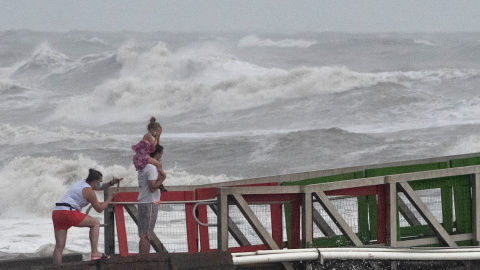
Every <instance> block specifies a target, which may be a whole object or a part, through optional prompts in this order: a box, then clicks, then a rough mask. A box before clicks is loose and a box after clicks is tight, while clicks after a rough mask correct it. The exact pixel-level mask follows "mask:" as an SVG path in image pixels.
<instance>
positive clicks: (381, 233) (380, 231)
mask: <svg viewBox="0 0 480 270" xmlns="http://www.w3.org/2000/svg"><path fill="white" fill-rule="evenodd" d="M387 187H388V185H381V186H377V243H378V244H385V243H386V242H387V217H388V206H387V201H388V199H387V190H388V188H387Z"/></svg>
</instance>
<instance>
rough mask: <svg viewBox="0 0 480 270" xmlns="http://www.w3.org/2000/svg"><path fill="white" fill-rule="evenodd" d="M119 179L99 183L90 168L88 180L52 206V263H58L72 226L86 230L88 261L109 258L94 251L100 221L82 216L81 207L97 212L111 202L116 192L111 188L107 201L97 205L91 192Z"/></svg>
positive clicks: (119, 179)
mask: <svg viewBox="0 0 480 270" xmlns="http://www.w3.org/2000/svg"><path fill="white" fill-rule="evenodd" d="M122 179H123V178H115V177H113V179H112V180H110V182H108V183H107V184H103V175H102V173H100V172H99V171H97V170H94V169H90V170H89V171H88V177H87V178H86V179H83V180H80V181H78V182H76V183H75V184H73V185H72V186H71V187H70V188H69V189H68V191H67V193H66V194H65V195H64V196H63V198H62V199H61V200H60V202H59V203H56V204H55V208H54V209H53V211H52V220H53V228H54V231H55V249H54V251H53V260H54V263H55V264H57V265H58V264H61V263H62V257H63V249H64V248H65V242H66V241H67V230H68V229H69V228H70V227H72V226H75V227H89V228H90V233H89V237H90V245H91V247H92V253H91V259H92V260H98V259H106V258H109V256H107V255H105V254H103V253H100V252H99V251H98V249H97V248H98V236H99V231H100V222H99V221H98V220H97V219H95V218H93V217H91V216H89V215H86V214H84V213H82V212H81V211H82V208H83V207H85V206H87V205H88V204H90V203H91V204H92V207H93V208H94V209H95V210H96V211H97V212H98V213H101V212H103V210H105V208H107V206H108V204H109V203H110V202H112V200H113V197H114V196H115V194H116V193H117V191H116V190H115V189H114V190H112V191H110V192H109V194H108V198H107V200H106V201H104V202H99V201H98V199H97V195H95V192H94V190H103V189H106V188H109V187H111V186H113V185H115V184H117V183H119V182H120V181H121V180H122Z"/></svg>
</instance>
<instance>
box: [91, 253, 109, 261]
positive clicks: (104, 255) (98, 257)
mask: <svg viewBox="0 0 480 270" xmlns="http://www.w3.org/2000/svg"><path fill="white" fill-rule="evenodd" d="M106 259H110V256H109V255H107V254H105V253H102V256H95V257H92V261H97V260H106Z"/></svg>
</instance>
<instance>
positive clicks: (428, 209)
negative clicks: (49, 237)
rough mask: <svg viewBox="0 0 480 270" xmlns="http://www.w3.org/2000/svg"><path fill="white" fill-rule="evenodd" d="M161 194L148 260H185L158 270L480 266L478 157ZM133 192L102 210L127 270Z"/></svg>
mask: <svg viewBox="0 0 480 270" xmlns="http://www.w3.org/2000/svg"><path fill="white" fill-rule="evenodd" d="M167 189H168V190H169V191H168V192H164V193H162V197H161V201H162V203H161V205H160V206H161V207H160V211H159V219H158V220H157V227H156V230H155V234H156V235H155V236H154V237H152V239H151V246H152V249H153V250H154V251H155V252H157V254H151V255H149V256H153V257H155V256H156V257H155V258H157V259H155V260H159V261H161V260H160V259H158V258H159V257H158V256H167V255H165V254H170V255H173V257H175V256H177V255H178V254H181V255H178V256H183V257H182V258H183V259H182V260H181V261H183V260H185V261H188V262H190V263H186V264H185V265H184V266H183V268H182V267H180V266H177V267H174V268H171V267H172V266H171V263H169V265H170V266H168V267H170V268H168V267H167V268H158V269H197V268H195V262H194V261H195V260H200V259H199V258H208V257H209V256H213V257H212V258H214V257H215V256H220V254H221V255H222V258H223V259H222V260H221V261H222V262H224V263H222V264H221V265H220V264H217V266H218V267H217V268H215V267H212V266H209V269H289V270H291V269H333V268H335V267H334V266H335V265H336V266H337V268H336V269H339V268H338V265H341V264H344V265H346V266H345V267H346V268H345V269H347V268H348V269H350V268H351V267H352V265H357V266H356V267H355V269H435V268H444V269H479V268H480V246H479V243H480V220H479V217H480V153H475V154H468V155H458V156H448V157H440V158H432V159H422V160H413V161H404V162H395V163H384V164H375V165H368V166H357V167H349V168H340V169H331V170H321V171H314V172H303V173H295V174H288V175H278V176H269V177H261V178H255V179H247V180H241V181H233V182H224V183H218V184H209V185H198V186H169V187H167ZM106 192H108V191H106ZM105 195H108V194H105ZM137 196H138V191H137V189H136V188H132V187H123V188H120V192H119V193H118V194H117V195H116V196H115V200H114V202H113V203H112V204H111V205H109V207H108V209H106V210H105V212H104V224H103V226H104V234H105V252H106V253H108V254H115V256H114V259H115V260H116V262H123V265H130V266H128V267H130V268H131V267H134V266H132V265H135V260H136V259H135V258H138V260H140V259H141V258H142V260H146V258H147V257H148V256H147V257H145V256H143V255H142V256H138V254H137V253H138V235H137V232H136V220H137V210H136V209H137V208H136V204H137V202H136V198H137ZM158 254H164V255H158ZM174 254H175V255H174ZM207 254H209V255H208V256H207ZM212 254H217V255H212ZM135 255H137V256H135ZM170 255H169V256H170ZM201 255H205V256H203V257H202V256H201ZM225 256H226V257H228V259H225ZM153 257H151V258H153ZM173 257H171V258H173ZM151 258H150V259H151ZM169 258H170V257H169ZM194 258H196V259H194ZM115 260H114V261H115ZM147 260H148V259H147ZM212 260H213V261H215V259H205V261H207V262H208V263H210V262H211V261H212ZM114 261H111V263H113V262H114ZM127 261H128V263H127ZM219 262H220V260H219ZM82 263H83V264H88V262H79V263H77V264H82ZM138 263H140V261H139V262H138ZM155 263H156V265H157V264H158V263H159V262H157V261H156V262H155ZM103 264H104V265H105V267H106V268H105V269H107V268H108V267H110V266H108V265H109V264H110V263H109V262H103ZM119 264H121V263H119ZM200 264H201V263H200V261H198V262H197V265H200ZM0 266H1V265H0ZM96 267H97V269H103V268H98V266H96ZM422 267H423V268H422ZM46 269H48V268H46ZM108 269H110V268H108ZM116 269H120V268H116ZM122 269H123V268H122ZM340 269H341V267H340Z"/></svg>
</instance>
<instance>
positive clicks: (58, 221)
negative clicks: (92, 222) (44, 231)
mask: <svg viewBox="0 0 480 270" xmlns="http://www.w3.org/2000/svg"><path fill="white" fill-rule="evenodd" d="M86 216H87V215H85V214H84V213H82V212H80V211H69V210H55V211H52V220H53V229H54V231H58V230H68V229H69V228H70V227H72V226H78V224H80V222H82V221H83V220H84V219H85V217H86Z"/></svg>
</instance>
